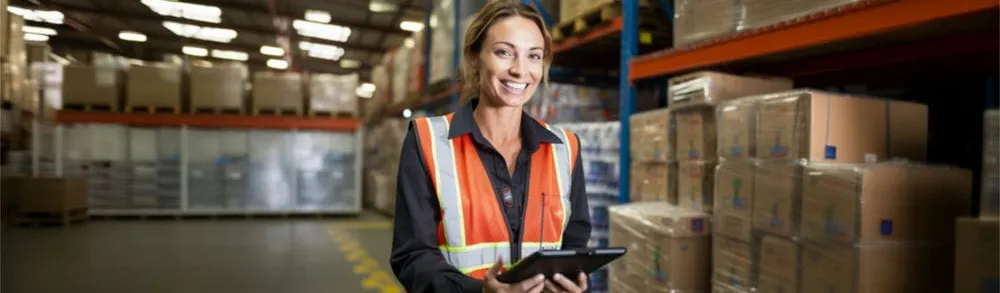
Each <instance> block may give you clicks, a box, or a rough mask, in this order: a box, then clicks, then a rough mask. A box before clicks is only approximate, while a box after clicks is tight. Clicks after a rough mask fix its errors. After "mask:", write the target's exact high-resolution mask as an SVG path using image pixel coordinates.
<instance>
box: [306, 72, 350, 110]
mask: <svg viewBox="0 0 1000 293" xmlns="http://www.w3.org/2000/svg"><path fill="white" fill-rule="evenodd" d="M358 83H359V79H358V75H357V74H346V75H333V74H313V75H311V76H310V77H309V112H310V113H312V114H317V113H329V114H333V113H344V114H348V115H351V116H357V115H358V96H357V93H356V89H357V88H358Z"/></svg>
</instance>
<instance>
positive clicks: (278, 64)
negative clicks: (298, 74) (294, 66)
mask: <svg viewBox="0 0 1000 293" xmlns="http://www.w3.org/2000/svg"><path fill="white" fill-rule="evenodd" d="M267 67H271V68H274V69H288V61H285V60H281V59H267Z"/></svg>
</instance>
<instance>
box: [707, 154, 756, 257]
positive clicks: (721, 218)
mask: <svg viewBox="0 0 1000 293" xmlns="http://www.w3.org/2000/svg"><path fill="white" fill-rule="evenodd" d="M754 172H755V167H754V162H750V161H722V162H720V163H719V167H718V168H717V169H716V174H715V182H714V184H715V187H714V189H715V195H714V197H715V198H714V199H713V201H714V203H715V209H714V210H713V213H714V215H715V221H716V222H715V232H716V234H717V235H724V236H727V237H732V238H735V239H738V240H740V241H743V242H750V240H751V237H750V235H751V227H752V223H751V222H752V221H751V219H753V216H752V212H753V202H754V200H753V199H754V185H755V182H754Z"/></svg>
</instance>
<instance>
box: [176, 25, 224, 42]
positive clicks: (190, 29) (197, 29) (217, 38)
mask: <svg viewBox="0 0 1000 293" xmlns="http://www.w3.org/2000/svg"><path fill="white" fill-rule="evenodd" d="M163 27H165V28H167V29H168V30H170V32H173V33H174V34H175V35H178V36H182V37H185V38H195V39H201V40H206V41H213V42H219V43H229V42H230V41H232V40H233V39H235V38H236V36H237V34H236V31H235V30H231V29H228V28H218V27H207V26H204V27H203V26H197V25H193V24H183V23H178V22H173V21H164V22H163Z"/></svg>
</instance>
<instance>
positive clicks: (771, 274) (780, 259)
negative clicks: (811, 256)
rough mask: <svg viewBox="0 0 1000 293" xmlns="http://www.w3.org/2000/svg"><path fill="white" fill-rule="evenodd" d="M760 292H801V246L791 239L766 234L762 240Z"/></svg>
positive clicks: (758, 286) (758, 280)
mask: <svg viewBox="0 0 1000 293" xmlns="http://www.w3.org/2000/svg"><path fill="white" fill-rule="evenodd" d="M760 243H761V244H760V263H759V264H760V267H759V270H760V274H759V275H758V276H759V277H758V278H757V291H758V292H785V293H796V292H799V286H798V285H799V284H798V283H799V270H800V267H799V264H800V256H801V254H800V247H799V244H798V243H795V242H792V241H791V240H788V239H784V238H779V237H772V236H764V237H763V238H762V239H761V241H760Z"/></svg>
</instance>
